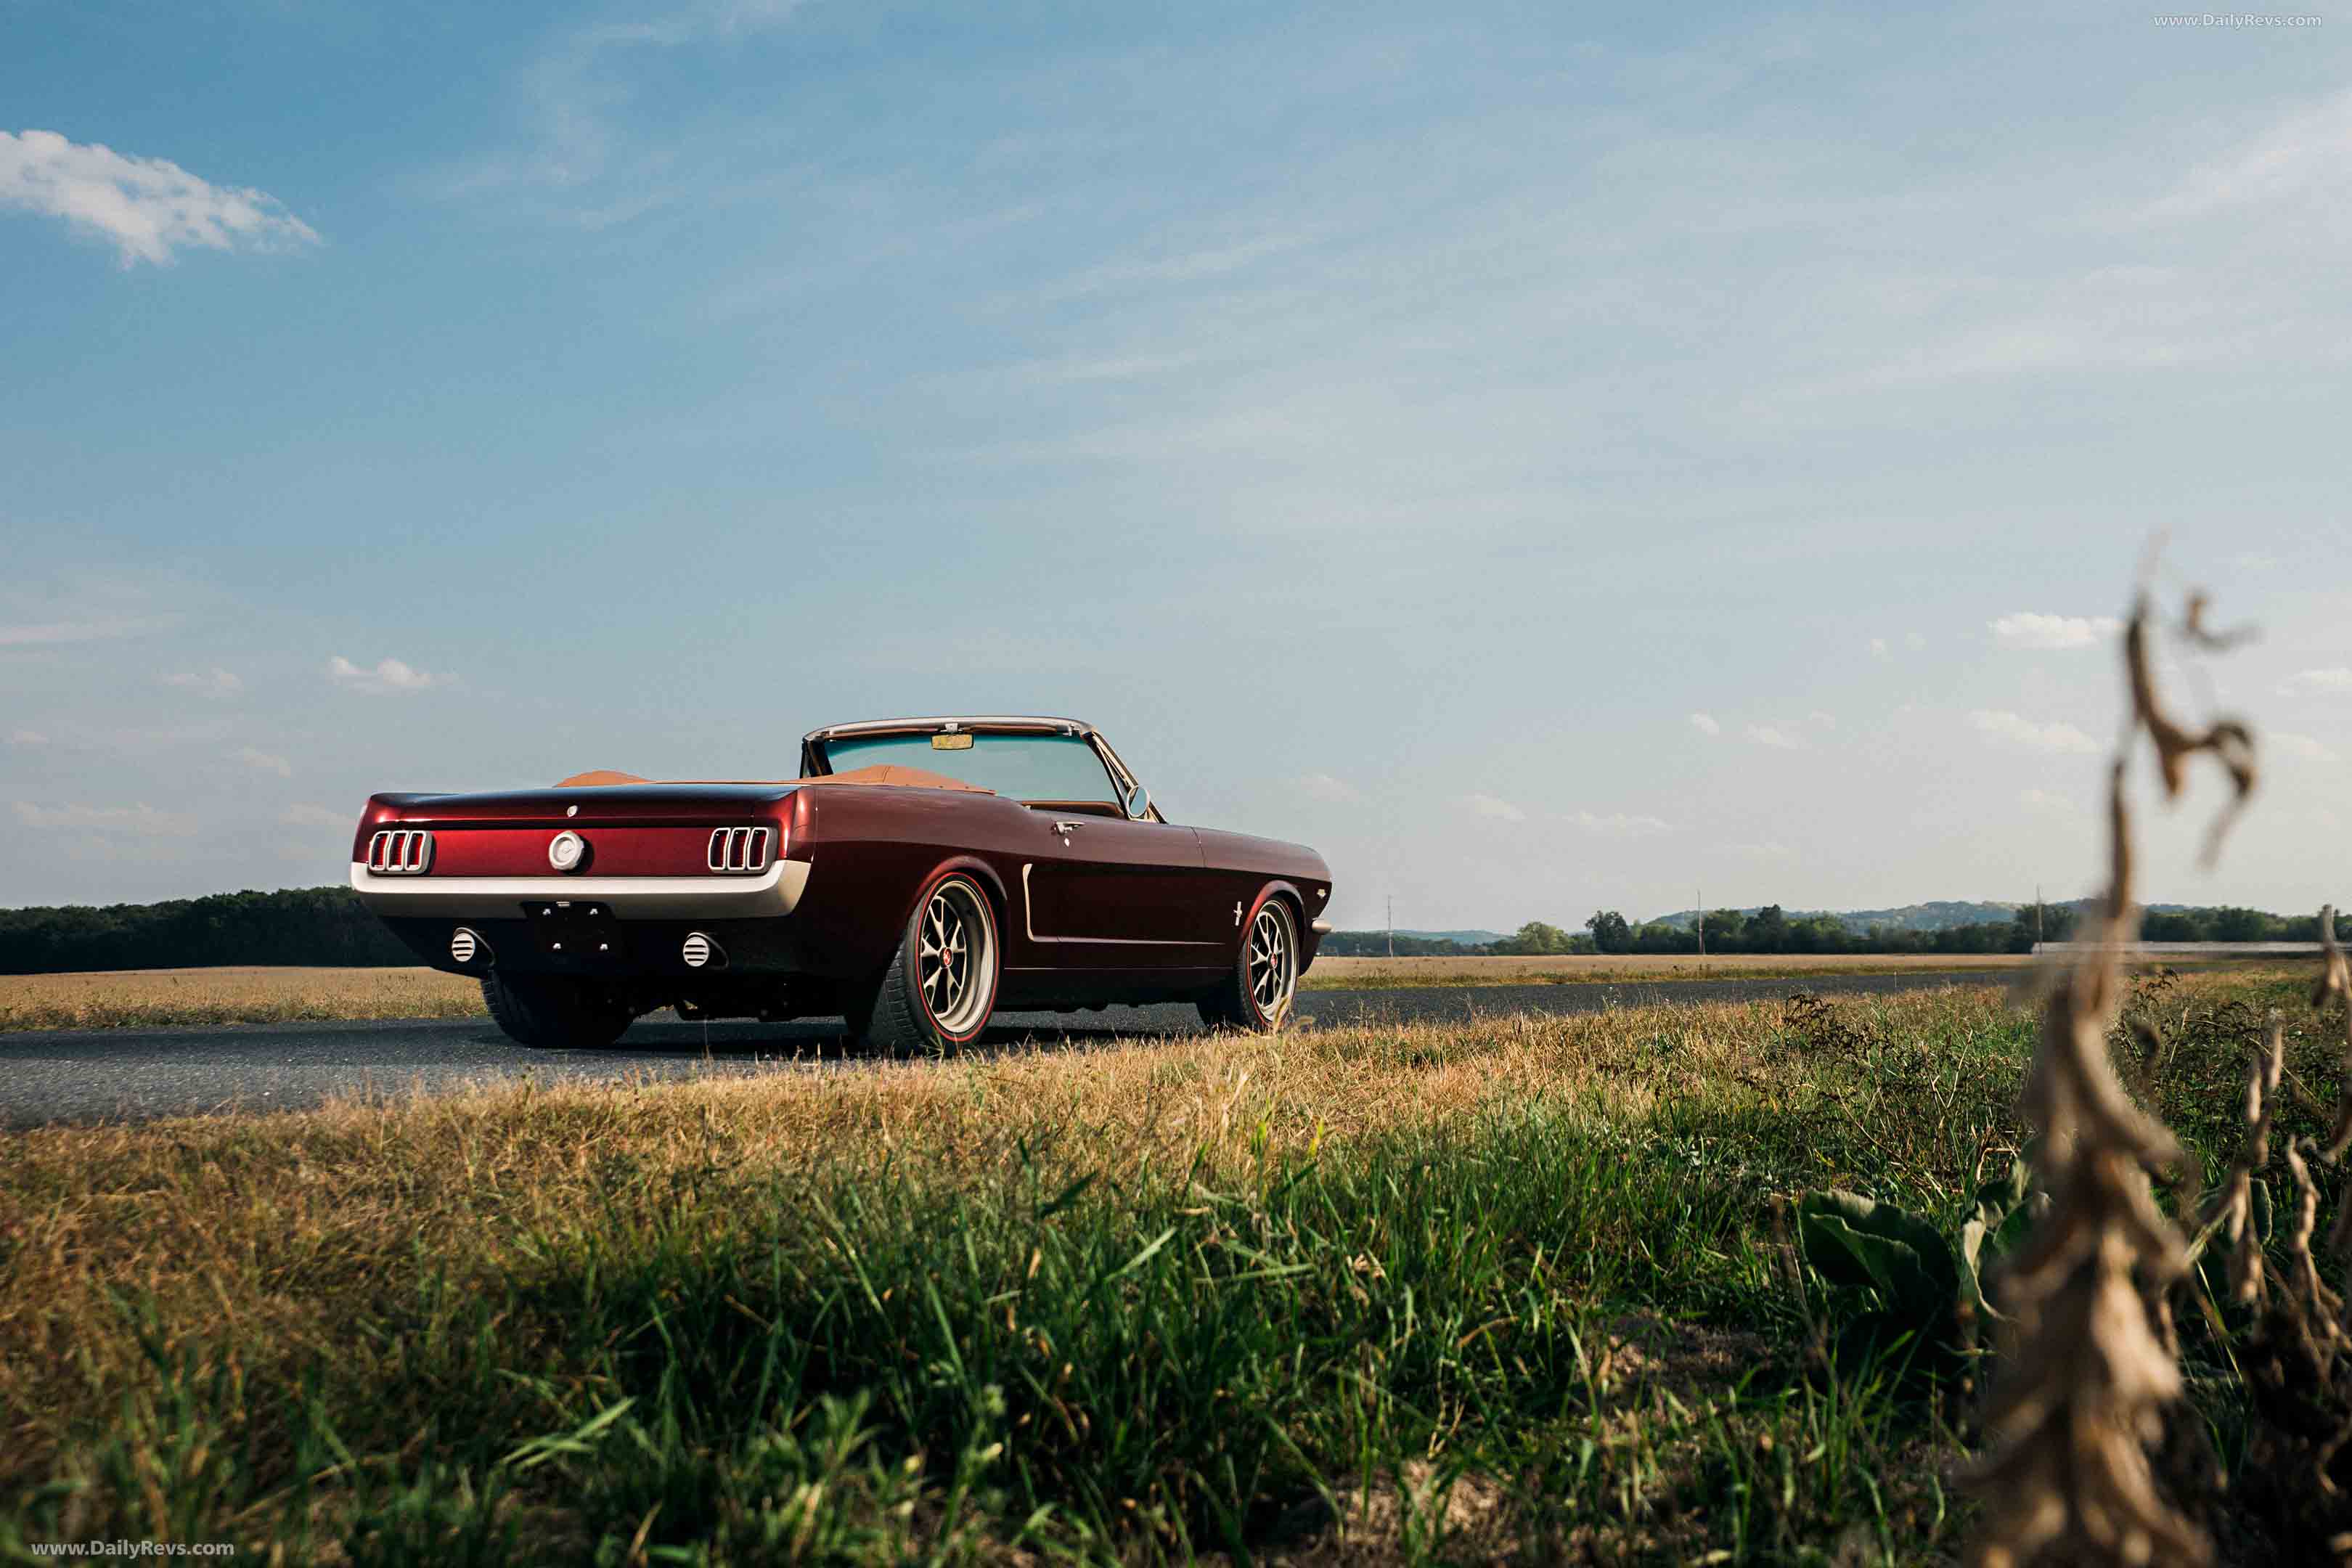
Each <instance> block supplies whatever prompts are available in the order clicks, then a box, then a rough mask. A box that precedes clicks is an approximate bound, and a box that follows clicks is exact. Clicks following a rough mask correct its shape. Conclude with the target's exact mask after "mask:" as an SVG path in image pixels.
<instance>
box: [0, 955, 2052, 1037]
mask: <svg viewBox="0 0 2352 1568" xmlns="http://www.w3.org/2000/svg"><path fill="white" fill-rule="evenodd" d="M2025 962H2026V961H2025V960H2022V959H2018V958H2011V957H2006V956H2000V955H1988V956H1982V957H1979V956H1973V955H1967V954H1962V955H1959V956H1953V957H1944V958H1910V957H1898V956H1894V955H1886V954H1826V955H1820V956H1808V955H1803V954H1792V955H1790V956H1789V957H1785V958H1717V959H1704V960H1702V959H1698V958H1664V957H1661V958H1644V957H1622V958H1586V957H1561V958H1475V959H1463V958H1393V959H1391V958H1326V959H1319V960H1318V961H1317V962H1316V964H1315V967H1314V968H1313V969H1311V970H1309V971H1308V972H1307V979H1306V984H1305V989H1307V990H1309V991H1315V990H1326V991H1328V990H1346V989H1382V988H1390V987H1398V986H1414V985H1514V984H1572V983H1578V982H1591V983H1602V982H1612V981H1616V982H1622V981H1637V980H1700V979H1706V980H1732V979H1741V978H1751V977H1759V976H1783V975H1802V974H1817V973H1840V972H1862V973H1872V972H1884V971H1888V970H1975V969H1985V970H2006V969H2014V968H2016V967H2018V966H2019V965H2020V964H2021V963H2025ZM481 1013H482V993H481V988H480V986H478V985H477V984H475V983H474V982H473V981H471V980H467V979H463V978H461V977H459V976H457V975H455V974H443V973H440V972H439V971H437V970H431V969H301V968H293V967H288V968H257V967H245V968H220V969H123V970H112V971H108V972H105V973H89V974H5V975H0V1033H5V1032H6V1031H8V1030H11V1029H116V1028H157V1027H168V1026H174V1025H201V1024H271V1023H299V1022H303V1021H307V1020H314V1019H339V1018H472V1017H478V1016H481Z"/></svg>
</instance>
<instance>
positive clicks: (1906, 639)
mask: <svg viewBox="0 0 2352 1568" xmlns="http://www.w3.org/2000/svg"><path fill="white" fill-rule="evenodd" d="M1903 646H1904V647H1907V648H1909V649H1910V650H1911V651H1912V652H1913V653H1917V652H1918V651H1919V650H1920V649H1921V648H1923V647H1927V634H1926V633H1925V632H1905V633H1904V634H1903Z"/></svg>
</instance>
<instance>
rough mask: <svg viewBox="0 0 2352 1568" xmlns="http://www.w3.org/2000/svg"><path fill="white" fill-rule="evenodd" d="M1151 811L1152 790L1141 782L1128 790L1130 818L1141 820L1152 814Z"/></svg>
mask: <svg viewBox="0 0 2352 1568" xmlns="http://www.w3.org/2000/svg"><path fill="white" fill-rule="evenodd" d="M1150 811H1151V792H1150V790H1148V789H1145V788H1144V787H1143V786H1142V785H1141V784H1137V785H1136V786H1135V787H1134V788H1133V789H1131V790H1129V791H1128V792H1127V815H1128V817H1129V820H1130V821H1134V822H1140V821H1142V820H1143V819H1144V817H1145V816H1149V815H1150Z"/></svg>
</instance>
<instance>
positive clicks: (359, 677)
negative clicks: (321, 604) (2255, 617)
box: [327, 654, 449, 691]
mask: <svg viewBox="0 0 2352 1568" xmlns="http://www.w3.org/2000/svg"><path fill="white" fill-rule="evenodd" d="M327 678H328V679H331V680H333V681H335V682H336V683H337V684H339V685H341V686H344V687H348V688H349V689H352V690H353V691H422V690H423V689H425V688H426V687H428V686H435V685H439V684H440V683H442V682H444V681H446V680H447V679H449V678H448V677H447V676H446V675H428V674H427V673H425V671H424V670H421V669H418V668H415V667H413V666H410V665H406V664H403V663H402V662H401V661H400V660H398V659H396V658H387V659H382V660H379V661H378V662H377V664H376V667H375V668H373V669H362V668H360V667H359V666H358V665H356V664H353V663H352V661H351V660H350V659H347V658H344V657H343V656H342V655H341V654H337V655H336V656H335V657H334V658H331V659H329V660H328V661H327Z"/></svg>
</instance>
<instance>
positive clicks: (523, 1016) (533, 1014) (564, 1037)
mask: <svg viewBox="0 0 2352 1568" xmlns="http://www.w3.org/2000/svg"><path fill="white" fill-rule="evenodd" d="M482 1000H483V1001H484V1002H486V1003H488V1005H489V1009H490V1016H491V1017H493V1018H495V1019H497V1020H498V1025H499V1028H501V1029H504V1030H505V1031H506V1032H507V1037H509V1039H512V1040H515V1041H517V1042H519V1043H520V1044H522V1045H526V1046H532V1047H538V1048H540V1049H542V1050H545V1049H558V1048H562V1047H566V1046H571V1047H580V1048H583V1049H589V1050H593V1049H594V1048H595V1047H599V1046H609V1045H611V1044H612V1043H613V1042H614V1040H617V1039H619V1038H620V1037H621V1033H622V1031H623V1030H625V1029H626V1028H627V1027H628V1026H629V1025H630V1023H631V1022H632V1021H633V1019H634V1017H635V1015H633V1014H632V1013H631V1012H630V1011H629V1010H628V1009H627V1008H626V1007H624V1006H621V1005H617V1004H615V1003H613V1002H611V1001H608V1000H607V999H605V998H604V997H603V996H600V995H598V994H595V993H594V992H593V991H591V990H590V989H589V987H588V986H587V985H586V984H583V983H582V982H580V981H577V980H565V979H562V978H560V977H557V976H553V975H543V974H540V975H534V974H515V975H508V974H501V973H499V971H497V970H495V969H493V970H491V971H490V972H489V973H488V974H485V975H483V976H482Z"/></svg>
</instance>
